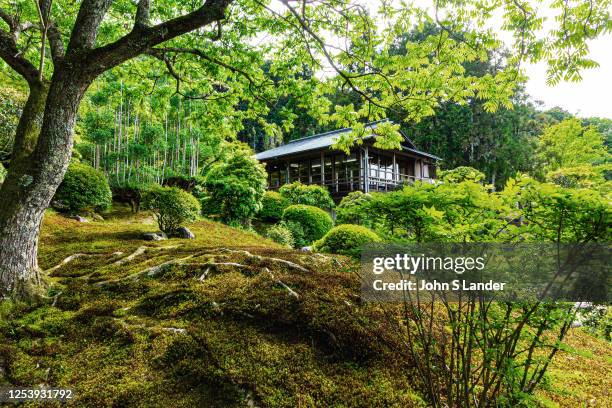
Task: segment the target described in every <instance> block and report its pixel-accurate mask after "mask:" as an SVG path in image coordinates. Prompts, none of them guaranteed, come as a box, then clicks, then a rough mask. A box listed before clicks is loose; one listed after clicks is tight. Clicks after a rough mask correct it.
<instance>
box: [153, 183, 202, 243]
mask: <svg viewBox="0 0 612 408" xmlns="http://www.w3.org/2000/svg"><path fill="white" fill-rule="evenodd" d="M143 206H144V208H145V209H147V210H151V211H152V212H153V213H154V214H155V217H156V218H157V224H158V225H159V229H160V230H162V231H163V232H165V233H166V234H168V235H174V234H176V232H177V230H178V229H179V228H180V227H181V224H183V223H185V222H191V221H195V220H196V219H197V217H198V215H199V214H200V203H199V202H198V200H196V198H195V197H194V196H192V195H191V194H189V193H188V192H186V191H184V190H181V189H180V188H178V187H161V186H156V187H153V188H151V189H150V190H149V191H147V192H146V193H145V194H144V197H143Z"/></svg>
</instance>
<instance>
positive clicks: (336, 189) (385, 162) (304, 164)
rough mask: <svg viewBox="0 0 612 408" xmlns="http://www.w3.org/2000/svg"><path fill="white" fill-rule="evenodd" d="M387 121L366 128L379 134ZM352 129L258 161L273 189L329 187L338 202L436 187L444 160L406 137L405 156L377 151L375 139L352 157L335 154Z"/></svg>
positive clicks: (308, 139)
mask: <svg viewBox="0 0 612 408" xmlns="http://www.w3.org/2000/svg"><path fill="white" fill-rule="evenodd" d="M381 122H382V121H379V122H373V123H370V124H368V125H367V127H366V129H371V130H373V129H375V128H376V126H378V124H380V123H381ZM350 131H351V129H350V128H347V129H340V130H334V131H332V132H326V133H321V134H318V135H314V136H308V137H304V138H301V139H296V140H292V141H291V142H289V143H287V144H284V145H282V146H279V147H276V148H274V149H270V150H266V151H264V152H261V153H258V154H257V155H256V156H255V157H256V158H257V159H258V160H259V161H260V162H262V163H264V164H265V166H266V171H267V172H268V186H269V187H268V188H269V189H271V190H277V189H278V188H279V187H280V186H282V185H283V184H286V183H292V182H294V181H300V182H302V183H304V184H319V185H322V186H326V187H327V188H328V189H329V191H330V193H331V194H332V196H333V197H334V199H336V200H338V199H340V198H342V197H343V196H345V195H346V194H348V193H349V192H351V191H357V190H360V191H363V192H371V191H390V190H393V189H395V188H397V187H398V186H401V185H403V184H405V183H412V182H414V181H415V180H424V181H432V180H433V179H434V178H435V176H436V163H437V161H438V160H440V158H439V157H437V156H434V155H432V154H429V153H425V152H422V151H419V150H418V149H417V148H416V146H415V145H414V143H413V142H412V141H411V140H410V139H409V138H408V137H407V136H406V135H403V136H404V142H403V143H402V147H401V149H400V150H382V149H378V148H375V147H374V146H373V145H374V141H375V135H374V134H372V135H370V136H369V137H366V138H365V140H364V142H363V144H362V145H361V146H355V147H354V148H353V149H352V150H351V152H350V154H348V155H347V154H345V153H344V152H342V151H339V150H335V149H332V148H331V147H332V145H333V144H334V142H335V141H336V139H337V138H338V137H339V136H340V135H342V134H343V133H348V132H350Z"/></svg>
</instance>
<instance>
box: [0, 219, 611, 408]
mask: <svg viewBox="0 0 612 408" xmlns="http://www.w3.org/2000/svg"><path fill="white" fill-rule="evenodd" d="M190 228H191V230H192V231H193V232H194V233H195V234H196V236H197V239H196V240H191V241H189V240H178V239H171V240H167V241H160V242H146V241H142V240H141V239H140V237H141V235H142V233H143V232H145V231H154V230H155V229H156V226H155V225H154V224H153V223H152V221H151V219H150V218H149V217H147V215H146V214H143V215H140V216H139V217H138V218H132V217H129V216H126V215H124V214H114V215H112V216H111V217H110V218H109V219H108V220H107V221H101V222H91V223H78V222H76V221H73V220H68V219H66V218H63V217H61V216H58V215H55V214H48V215H47V217H46V219H45V223H44V227H43V233H42V238H41V266H42V267H43V268H44V269H46V270H47V271H48V273H49V275H50V281H51V288H50V299H49V302H48V304H47V305H44V306H40V307H37V308H27V307H25V306H23V305H15V304H12V303H11V302H8V301H4V302H2V303H0V384H1V383H2V382H5V383H12V384H18V385H32V384H52V385H54V386H65V387H73V388H74V389H75V395H76V400H75V401H74V405H75V406H96V407H105V406H130V407H154V406H159V407H193V406H201V407H242V406H266V407H315V406H317V407H340V406H342V407H394V406H395V407H410V406H422V405H425V404H424V403H423V402H422V401H421V400H420V398H419V397H418V396H417V392H416V391H415V390H414V389H413V388H412V387H413V386H414V384H415V381H414V379H413V376H414V375H415V373H414V372H413V370H412V369H411V364H410V359H409V358H408V356H407V349H406V348H405V347H404V345H403V343H402V339H401V337H399V336H397V330H396V327H395V326H394V325H393V324H392V323H390V321H391V320H392V319H390V318H389V315H388V314H389V312H390V311H391V312H393V309H392V308H389V307H387V306H385V308H384V309H383V308H382V307H381V305H375V304H360V301H359V280H358V279H357V276H356V274H355V273H353V272H354V271H355V270H356V269H355V267H356V265H355V264H352V263H351V262H350V261H349V260H347V259H345V258H332V257H330V256H325V255H320V254H307V253H302V252H298V251H292V250H288V249H284V248H280V247H278V246H277V245H276V244H274V243H272V242H269V241H266V240H264V239H262V238H261V237H259V236H257V235H255V234H252V233H248V232H244V231H240V230H236V229H232V228H229V227H226V226H223V225H221V224H218V223H214V222H211V221H200V222H198V223H195V224H193V225H190ZM75 254H77V255H75ZM62 261H65V262H64V263H62ZM570 340H571V341H572V342H573V343H575V344H576V345H575V347H577V348H578V349H579V348H580V347H588V348H589V349H594V352H593V353H591V354H589V353H585V352H584V351H582V352H580V351H579V350H576V351H571V350H570V352H564V353H562V355H561V356H560V359H559V362H560V363H558V364H557V365H556V366H555V367H553V372H552V378H553V379H554V383H553V384H551V385H550V386H548V388H547V389H546V390H544V391H543V393H542V401H545V402H546V403H547V404H548V405H552V406H554V405H555V404H560V405H561V406H575V403H576V402H577V401H589V400H594V401H595V402H596V403H595V405H596V406H603V405H601V404H602V403H603V401H606V393H607V392H608V391H607V389H609V388H610V387H609V386H610V383H609V380H607V379H606V376H605V372H606V371H608V372H609V370H610V368H611V367H612V363H611V362H610V350H609V348H608V347H607V344H606V343H605V342H602V341H600V340H597V339H594V338H591V337H590V336H586V335H585V334H582V333H581V332H580V331H574V333H573V334H572V336H570ZM581 342H582V343H583V344H582V345H581ZM601 354H603V356H602V355H601ZM595 355H597V357H595ZM606 356H607V357H606ZM568 358H570V359H571V364H572V366H573V367H572V370H571V371H570V370H568V369H567V367H566V364H568V362H569V361H568V360H567V359H568ZM559 373H561V374H559ZM602 373H603V374H602ZM565 374H568V375H565ZM595 378H598V379H599V380H598V382H596V383H594V385H593V381H594V379H595ZM585 398H586V399H585Z"/></svg>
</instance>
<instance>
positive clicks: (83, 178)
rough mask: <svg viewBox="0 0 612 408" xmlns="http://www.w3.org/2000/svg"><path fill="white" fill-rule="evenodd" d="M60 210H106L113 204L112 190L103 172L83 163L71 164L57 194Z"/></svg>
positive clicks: (56, 198) (72, 211)
mask: <svg viewBox="0 0 612 408" xmlns="http://www.w3.org/2000/svg"><path fill="white" fill-rule="evenodd" d="M54 200H55V201H58V202H59V203H61V208H60V209H66V210H67V211H69V212H71V213H76V212H78V211H83V210H96V211H100V210H105V209H107V208H108V207H110V205H111V202H112V194H111V189H110V187H109V185H108V180H107V179H106V176H105V175H104V173H102V172H101V171H98V170H96V169H94V168H93V167H91V166H88V165H86V164H83V163H71V164H70V165H69V166H68V170H67V171H66V174H65V175H64V180H63V181H62V183H61V184H60V186H59V187H58V189H57V192H56V193H55V198H54Z"/></svg>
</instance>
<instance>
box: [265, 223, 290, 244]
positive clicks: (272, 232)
mask: <svg viewBox="0 0 612 408" xmlns="http://www.w3.org/2000/svg"><path fill="white" fill-rule="evenodd" d="M266 237H267V238H269V239H271V240H272V241H274V242H276V243H278V244H281V245H285V246H288V247H293V244H294V241H293V233H292V232H291V229H289V228H288V227H287V226H286V225H285V224H284V223H279V224H276V225H273V226H271V227H270V228H268V230H267V231H266Z"/></svg>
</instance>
